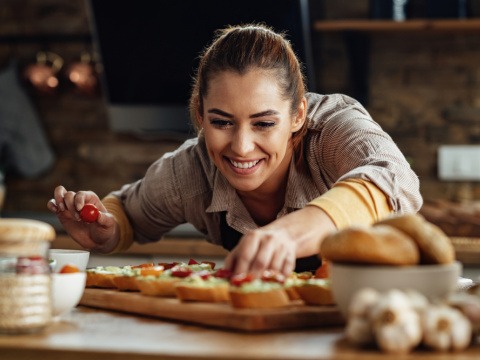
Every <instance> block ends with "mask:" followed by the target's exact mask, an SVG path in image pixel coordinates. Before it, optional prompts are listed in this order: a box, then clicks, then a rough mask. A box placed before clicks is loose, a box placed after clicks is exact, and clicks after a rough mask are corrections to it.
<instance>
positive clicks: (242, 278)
mask: <svg viewBox="0 0 480 360" xmlns="http://www.w3.org/2000/svg"><path fill="white" fill-rule="evenodd" d="M253 280H255V276H253V274H238V275H235V276H233V277H232V278H231V279H230V284H231V285H233V286H241V285H242V284H244V283H249V282H252V281H253Z"/></svg>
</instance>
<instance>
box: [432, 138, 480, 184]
mask: <svg viewBox="0 0 480 360" xmlns="http://www.w3.org/2000/svg"><path fill="white" fill-rule="evenodd" d="M438 177H439V178H440V180H447V181H448V180H452V181H476V180H480V146H477V145H443V146H440V147H439V148H438Z"/></svg>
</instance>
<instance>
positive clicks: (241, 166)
mask: <svg viewBox="0 0 480 360" xmlns="http://www.w3.org/2000/svg"><path fill="white" fill-rule="evenodd" d="M259 161H260V160H255V161H250V162H244V163H241V162H236V161H233V160H230V162H231V163H232V164H233V166H235V167H236V168H239V169H250V168H251V167H254V166H255V165H257V163H258V162H259Z"/></svg>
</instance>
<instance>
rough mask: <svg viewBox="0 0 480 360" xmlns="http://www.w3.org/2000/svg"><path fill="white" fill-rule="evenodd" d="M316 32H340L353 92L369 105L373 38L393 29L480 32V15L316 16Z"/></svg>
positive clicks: (428, 31) (434, 31) (406, 31)
mask: <svg viewBox="0 0 480 360" xmlns="http://www.w3.org/2000/svg"><path fill="white" fill-rule="evenodd" d="M312 27H313V31H315V32H316V33H317V34H321V35H326V34H327V33H330V34H331V33H341V34H342V35H343V36H344V39H345V43H346V48H347V52H348V54H349V56H350V58H351V59H350V64H349V77H350V83H351V86H352V94H351V95H352V96H353V97H354V98H356V99H357V100H359V101H360V102H361V103H362V104H363V105H365V106H367V105H368V102H369V97H368V93H369V89H368V81H369V70H370V65H369V62H370V59H369V52H370V38H371V36H372V35H375V34H385V33H388V34H392V33H403V34H405V33H412V34H413V33H414V34H417V33H422V32H423V33H438V34H445V33H448V34H451V33H465V32H480V18H470V19H412V20H405V21H393V20H372V19H357V20H355V19H352V20H317V21H315V22H314V23H313V24H312Z"/></svg>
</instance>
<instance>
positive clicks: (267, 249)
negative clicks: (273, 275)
mask: <svg viewBox="0 0 480 360" xmlns="http://www.w3.org/2000/svg"><path fill="white" fill-rule="evenodd" d="M274 245H275V244H274V243H273V241H271V239H269V238H267V239H264V240H263V241H261V245H260V246H259V248H258V250H257V253H256V254H255V256H254V258H253V259H252V261H251V269H250V272H252V273H253V274H254V275H257V276H258V275H261V274H262V273H263V272H264V271H265V270H267V269H269V267H270V265H271V259H272V257H273V255H274V253H275V246H274ZM272 270H276V269H272Z"/></svg>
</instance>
